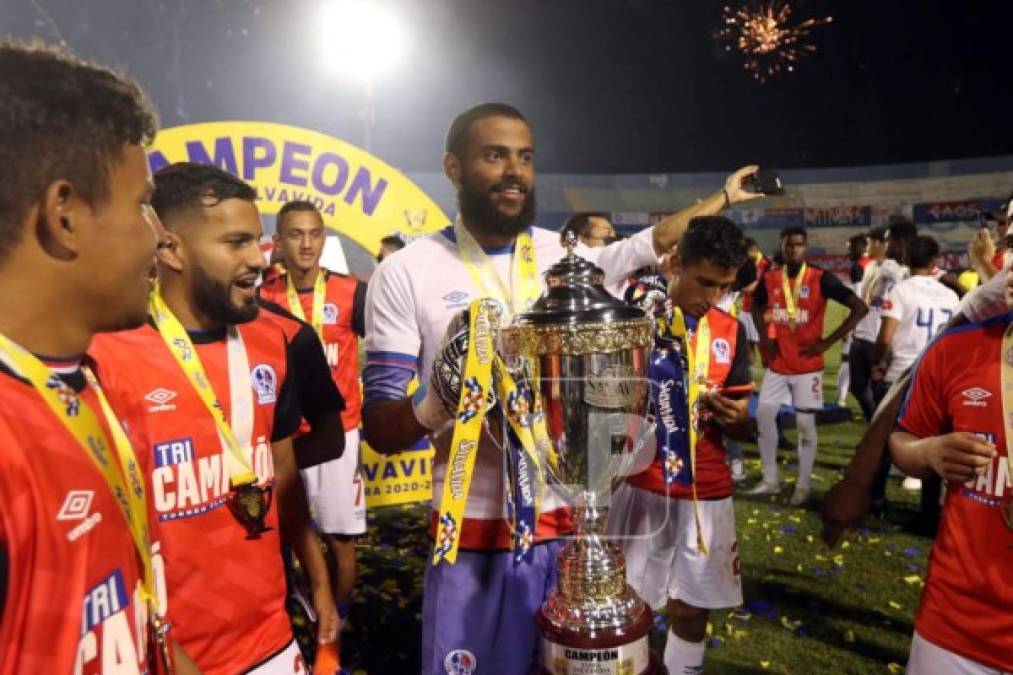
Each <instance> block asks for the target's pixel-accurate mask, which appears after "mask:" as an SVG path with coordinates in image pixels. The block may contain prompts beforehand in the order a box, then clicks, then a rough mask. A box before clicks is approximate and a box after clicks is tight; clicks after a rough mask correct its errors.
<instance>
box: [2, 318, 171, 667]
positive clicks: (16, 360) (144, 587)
mask: <svg viewBox="0 0 1013 675" xmlns="http://www.w3.org/2000/svg"><path fill="white" fill-rule="evenodd" d="M0 360H2V361H3V362H5V363H6V364H7V366H8V367H9V368H10V369H11V371H13V372H14V373H15V374H17V375H19V376H21V377H23V378H24V379H26V380H28V381H29V383H31V385H32V387H33V388H34V389H35V391H36V392H37V393H38V394H39V396H41V397H42V400H43V401H45V402H46V405H48V406H49V408H50V410H52V411H53V414H54V415H55V416H56V418H57V419H58V420H60V422H61V423H63V426H64V428H66V429H67V431H68V432H70V434H71V435H72V436H73V437H74V439H75V440H76V441H77V442H78V444H79V445H80V446H81V448H82V449H83V450H84V451H85V454H87V455H88V456H89V457H90V458H91V459H92V461H93V462H94V463H95V466H96V468H97V469H98V470H99V472H100V473H101V474H102V478H103V479H105V482H106V485H108V486H109V491H110V492H111V493H112V495H113V497H114V498H115V499H116V503H117V505H118V506H119V507H120V512H121V513H122V514H123V519H124V520H126V522H127V529H128V530H129V531H130V538H131V539H132V540H133V542H134V548H135V549H136V550H137V556H138V558H139V559H140V562H141V569H142V572H143V575H142V580H141V595H142V598H143V600H144V602H145V604H146V605H147V607H148V609H149V612H150V616H149V620H150V621H151V625H152V627H153V629H154V631H155V640H156V643H157V644H158V646H159V651H160V654H159V656H160V658H161V659H162V662H163V666H164V668H165V670H166V671H167V672H171V671H172V658H171V654H170V653H169V650H168V642H167V640H166V634H167V632H168V626H167V624H165V623H163V621H162V614H163V613H162V611H161V608H160V606H159V602H158V594H157V592H156V588H155V573H154V566H153V564H152V554H151V531H150V529H149V527H148V510H147V501H146V499H145V489H144V478H143V477H142V476H141V470H140V467H139V466H138V465H137V458H136V456H135V455H134V447H133V445H132V444H131V442H130V439H129V438H128V437H127V434H126V432H124V431H123V426H122V425H121V424H120V422H119V419H118V418H117V417H116V414H115V413H114V412H113V410H112V408H111V407H110V406H109V402H108V401H107V400H106V396H105V393H104V392H103V391H102V387H101V386H100V385H99V383H98V381H97V380H96V379H95V376H94V375H93V374H92V372H91V370H90V369H89V368H88V367H87V366H85V367H83V368H82V370H83V371H84V374H85V377H86V378H87V380H88V384H89V386H90V387H91V388H92V390H94V392H95V396H96V397H97V398H98V401H99V406H100V408H101V412H102V416H103V418H104V419H105V422H106V425H107V426H108V427H109V432H110V434H111V435H112V445H113V447H114V448H115V450H116V455H117V457H118V458H119V467H117V465H116V462H114V461H113V460H112V457H111V455H110V453H109V442H108V440H107V438H106V434H105V432H104V431H103V430H102V425H101V423H100V422H99V420H98V417H97V415H96V414H95V412H94V411H93V410H92V409H91V407H90V406H89V405H88V404H87V403H86V402H85V401H84V400H82V399H81V398H80V397H78V395H77V393H76V392H74V391H73V390H72V389H71V388H70V387H69V386H68V385H66V384H65V383H64V382H63V381H62V380H60V378H59V377H58V376H57V375H55V374H54V373H53V372H52V371H50V370H49V368H48V367H46V364H44V363H43V362H42V361H40V360H39V359H38V358H37V357H36V356H35V355H34V354H32V353H31V352H29V351H28V350H26V349H25V348H24V347H22V346H21V345H19V344H17V343H15V342H14V341H13V340H11V339H10V338H8V337H7V336H5V335H0ZM124 474H125V476H124Z"/></svg>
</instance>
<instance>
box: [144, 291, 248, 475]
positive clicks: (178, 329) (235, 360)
mask: <svg viewBox="0 0 1013 675" xmlns="http://www.w3.org/2000/svg"><path fill="white" fill-rule="evenodd" d="M149 311H150V312H151V316H152V318H153V319H154V321H155V326H156V328H157V329H158V333H159V334H160V335H161V336H162V340H164V341H165V345H166V346H167V347H168V348H169V351H170V352H171V353H172V356H173V358H175V359H176V363H178V364H179V367H180V368H182V369H183V372H184V373H185V374H186V377H187V380H189V382H190V384H191V385H192V386H193V388H194V389H195V390H196V392H197V394H198V395H199V396H200V398H201V400H202V401H203V402H204V405H205V407H207V409H208V412H209V413H211V417H212V419H214V421H215V428H217V430H218V438H219V440H220V442H221V444H222V448H223V449H224V450H225V452H224V453H223V454H224V460H225V464H226V466H227V467H228V470H229V478H230V480H231V482H232V484H233V485H246V484H252V483H255V482H256V480H257V477H256V475H255V474H254V473H253V468H252V466H251V460H250V457H251V451H252V449H251V448H250V447H246V448H244V447H243V446H241V445H240V444H239V441H238V440H236V433H235V432H234V431H233V428H232V427H230V426H229V423H228V420H226V419H225V411H224V410H223V409H222V406H221V403H220V402H219V401H218V398H217V396H216V395H215V392H214V389H212V387H211V380H209V379H208V376H207V374H206V372H205V371H204V366H203V365H202V364H201V362H200V357H199V356H198V355H197V350H196V349H194V346H193V342H191V341H190V336H189V335H187V332H186V329H185V328H183V325H182V324H181V323H180V322H179V319H177V318H176V317H175V315H173V313H172V310H170V309H169V307H168V305H166V304H165V300H164V299H163V298H162V293H161V291H160V290H159V289H158V288H157V287H156V289H155V291H154V292H153V293H152V294H151V298H150V301H149ZM227 344H228V354H229V389H230V400H231V404H232V416H233V421H234V422H235V423H236V429H237V430H240V431H244V432H246V436H244V440H246V444H247V446H249V445H250V434H249V432H250V431H252V428H253V393H252V391H251V389H252V385H251V383H250V368H249V362H248V361H247V358H246V348H245V347H244V346H243V342H242V337H241V336H240V334H239V330H238V329H237V328H236V327H235V326H229V328H228V342H227Z"/></svg>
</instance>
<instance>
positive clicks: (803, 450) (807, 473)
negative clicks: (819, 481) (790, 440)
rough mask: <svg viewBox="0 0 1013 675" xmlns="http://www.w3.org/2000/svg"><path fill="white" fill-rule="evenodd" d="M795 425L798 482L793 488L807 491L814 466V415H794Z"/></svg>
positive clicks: (802, 413) (801, 413)
mask: <svg viewBox="0 0 1013 675" xmlns="http://www.w3.org/2000/svg"><path fill="white" fill-rule="evenodd" d="M795 425H796V426H797V427H798V482H797V483H795V486H796V487H799V488H804V489H806V490H808V489H809V486H810V482H811V479H812V475H813V465H814V464H816V415H814V414H813V413H804V412H800V413H796V414H795Z"/></svg>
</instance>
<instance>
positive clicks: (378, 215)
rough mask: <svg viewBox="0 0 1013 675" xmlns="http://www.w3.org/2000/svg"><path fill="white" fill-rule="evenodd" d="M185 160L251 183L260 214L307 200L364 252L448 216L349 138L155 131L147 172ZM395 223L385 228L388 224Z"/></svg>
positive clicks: (253, 130) (210, 129)
mask: <svg viewBox="0 0 1013 675" xmlns="http://www.w3.org/2000/svg"><path fill="white" fill-rule="evenodd" d="M181 161H190V162H196V163H198V164H211V165H214V166H217V167H219V168H222V169H225V170H226V171H228V172H229V173H232V174H234V175H236V176H238V177H239V178H242V179H243V180H244V181H247V182H248V183H251V184H252V185H253V186H254V187H255V188H256V189H257V206H258V208H259V209H260V211H261V213H268V214H276V213H277V212H278V210H279V209H280V208H281V206H282V204H284V203H285V202H288V201H292V200H297V199H303V200H307V201H309V202H312V203H313V204H314V205H315V206H316V207H317V209H318V210H319V211H320V214H321V215H322V216H323V219H324V224H325V225H327V227H329V228H330V229H332V230H335V231H337V232H340V233H341V234H344V235H346V236H348V237H349V238H350V239H352V240H354V241H355V242H357V243H358V244H360V245H361V246H362V247H363V248H365V249H366V250H367V251H376V250H378V249H379V248H380V238H381V237H382V236H384V235H388V234H395V235H398V236H401V237H402V238H403V239H405V240H406V241H411V240H413V239H417V238H419V237H421V236H423V235H425V234H426V233H428V232H432V231H434V230H436V229H439V228H440V227H443V226H444V225H446V224H447V222H449V220H450V219H449V218H447V216H446V215H445V214H444V213H443V211H442V210H441V209H440V207H439V206H438V205H437V204H436V202H434V201H433V200H432V199H431V198H430V197H429V196H428V195H427V194H426V193H425V192H423V191H422V190H421V189H420V188H419V187H418V186H417V185H415V184H414V183H413V182H412V181H410V180H409V179H408V178H406V177H405V176H404V174H402V173H401V172H399V171H398V170H397V169H395V168H394V167H392V166H390V165H389V164H387V163H386V162H384V161H382V160H380V159H378V158H377V157H375V156H373V155H371V154H370V153H368V152H366V151H365V150H363V149H361V148H358V147H356V146H354V145H352V144H351V143H348V142H346V141H343V140H341V139H338V138H334V137H332V136H328V135H326V134H322V133H319V132H316V131H312V130H310V129H303V128H300V127H295V126H288V125H284V124H274V123H269V122H239V121H223V122H205V123H200V124H188V125H185V126H179V127H171V128H168V129H162V130H161V131H159V133H158V138H157V139H156V140H155V142H154V143H153V144H152V146H151V149H150V151H149V153H148V163H149V164H150V166H151V169H152V171H157V170H158V169H160V168H162V167H164V166H167V165H169V164H172V163H174V162H181ZM395 224H400V228H399V229H397V230H395V231H393V232H391V231H390V230H391V227H392V226H393V225H395Z"/></svg>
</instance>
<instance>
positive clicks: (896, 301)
mask: <svg viewBox="0 0 1013 675" xmlns="http://www.w3.org/2000/svg"><path fill="white" fill-rule="evenodd" d="M903 317H904V291H903V289H902V287H901V285H900V284H894V285H893V286H891V287H890V288H889V290H887V292H886V295H884V296H883V318H891V319H896V320H897V321H900V320H901V319H902V318H903Z"/></svg>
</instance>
